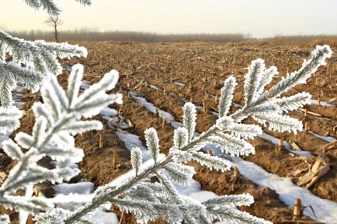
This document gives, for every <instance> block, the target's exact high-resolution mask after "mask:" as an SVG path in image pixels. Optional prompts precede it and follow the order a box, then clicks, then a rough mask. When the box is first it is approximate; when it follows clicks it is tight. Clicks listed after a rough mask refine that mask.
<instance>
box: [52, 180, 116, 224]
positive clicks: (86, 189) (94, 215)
mask: <svg viewBox="0 0 337 224" xmlns="http://www.w3.org/2000/svg"><path fill="white" fill-rule="evenodd" d="M53 188H54V190H55V197H54V198H53V199H52V200H53V201H54V202H55V203H57V206H58V207H61V208H64V209H68V210H71V211H73V210H75V209H76V208H77V207H78V206H80V205H81V204H83V203H87V202H89V201H91V199H92V195H91V193H92V192H93V190H94V184H93V183H91V182H79V183H74V184H67V183H62V184H58V185H55V186H53ZM58 202H62V203H58ZM74 203H75V204H74ZM110 208H111V203H105V204H103V205H101V206H100V207H98V208H97V209H95V210H94V211H92V212H90V213H89V214H88V216H89V217H90V218H91V220H99V223H102V224H118V223H119V221H118V218H117V216H116V214H115V213H113V212H109V210H110Z"/></svg>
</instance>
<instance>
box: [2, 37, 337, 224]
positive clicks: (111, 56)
mask: <svg viewBox="0 0 337 224" xmlns="http://www.w3.org/2000/svg"><path fill="white" fill-rule="evenodd" d="M76 44H80V45H83V46H85V47H87V48H88V52H89V54H88V57H87V58H79V59H71V60H65V61H63V62H62V63H63V64H69V65H73V64H76V63H81V64H84V65H85V75H84V76H85V79H86V80H88V81H90V82H91V83H95V82H98V80H99V79H100V78H101V76H102V75H103V74H105V73H106V72H108V71H110V70H111V69H116V70H118V71H119V72H120V80H119V84H118V87H117V88H116V91H117V92H121V93H123V95H124V104H123V105H121V106H119V105H111V107H113V108H115V109H117V110H118V111H120V113H121V114H122V115H123V116H124V117H125V118H127V119H129V120H131V122H132V124H133V127H132V128H131V129H129V130H128V131H129V132H131V133H135V134H137V135H139V136H140V138H141V140H142V141H143V143H144V134H143V132H144V130H145V129H147V128H149V127H154V128H156V129H157V130H158V135H159V139H160V141H161V145H160V147H161V151H162V152H164V153H167V152H168V149H169V147H170V146H172V135H173V131H174V128H173V127H172V126H171V125H169V124H168V123H163V121H162V119H161V118H159V117H158V115H156V114H154V113H152V112H149V111H148V110H147V109H146V108H145V107H144V106H143V105H141V104H139V103H137V102H135V100H133V99H132V97H131V96H130V95H129V94H128V93H129V91H136V92H137V93H138V94H140V95H141V96H143V97H144V98H146V100H147V101H149V102H151V103H152V104H154V105H155V106H157V107H158V108H160V109H161V110H164V111H166V112H169V113H171V114H172V115H173V116H174V117H175V120H176V121H182V106H183V105H184V102H183V100H188V101H192V102H193V103H195V104H196V105H199V106H202V107H204V109H206V110H198V120H197V128H196V129H197V131H198V132H202V131H205V130H207V128H209V127H210V126H211V125H212V124H214V122H215V120H216V116H215V115H214V113H213V112H216V111H217V97H218V96H219V94H220V89H221V87H222V85H223V81H224V80H225V79H226V78H227V77H229V76H230V75H233V76H235V77H236V78H237V82H238V83H239V85H238V87H237V88H236V92H235V96H234V101H235V103H238V104H241V105H242V103H243V80H244V75H245V74H246V72H247V67H248V66H249V65H250V63H251V61H252V60H254V59H257V58H262V59H264V60H265V62H266V65H267V66H268V67H269V66H272V65H275V66H276V67H278V71H279V73H280V74H279V75H278V76H276V77H275V78H274V80H273V82H272V83H273V84H275V83H276V82H278V81H279V80H280V79H281V78H282V76H285V75H286V74H287V73H290V72H292V71H295V70H298V69H299V68H300V67H301V65H302V62H303V60H304V59H307V58H308V57H310V52H311V51H312V50H313V49H314V48H313V46H309V45H306V44H300V43H280V44H275V45H272V44H271V43H269V42H266V43H264V44H261V42H256V43H254V42H249V43H235V44H232V43H226V44H214V43H170V44H164V43H161V44H147V43H128V42H124V43H119V42H80V43H76ZM332 50H333V51H334V52H337V49H334V48H332ZM336 61H337V58H336V57H335V55H333V57H332V58H331V59H329V60H328V66H325V67H321V68H319V70H318V71H317V72H316V74H315V76H314V77H311V78H310V79H309V80H308V82H307V84H306V85H299V86H296V87H295V88H294V89H293V90H291V91H292V92H299V91H307V92H309V93H310V94H312V95H313V99H316V100H317V99H318V97H319V98H320V100H321V101H325V102H330V103H331V104H337V100H335V101H334V98H335V97H337V67H336ZM68 74H69V72H67V71H64V73H63V74H62V75H61V76H60V77H59V79H62V80H66V79H67V75H68ZM322 80H323V81H322ZM140 83H141V84H140ZM181 84H184V85H181ZM150 85H153V86H155V87H157V89H155V88H151V87H150ZM29 99H31V100H33V98H29ZM307 109H308V111H310V112H313V113H317V114H319V115H321V117H317V116H313V115H311V114H310V113H309V114H308V116H306V117H305V116H304V113H303V112H291V113H290V115H291V116H292V117H296V118H298V119H300V120H303V122H307V126H308V129H309V130H311V131H313V132H315V133H317V134H319V135H322V136H324V135H329V136H332V137H334V138H337V132H336V129H334V127H335V126H336V125H337V108H336V106H335V107H322V106H318V105H310V106H307ZM232 110H235V108H232ZM323 118H324V119H323ZM26 121H27V120H25V117H24V118H23V122H24V123H22V126H21V129H24V130H27V126H29V122H28V123H27V122H26ZM105 122H106V121H104V120H103V123H105ZM245 122H247V123H253V121H252V120H251V119H247V120H246V121H245ZM28 129H29V128H28ZM264 132H266V133H268V134H270V135H273V136H275V137H277V138H281V137H283V138H284V141H287V142H291V141H292V142H295V143H296V144H297V145H298V146H299V147H300V148H301V149H302V150H304V151H309V152H311V153H312V154H313V155H315V154H317V153H316V150H317V149H319V148H320V147H322V146H323V145H325V144H326V143H327V142H325V141H323V140H321V139H319V138H317V137H315V136H313V135H311V134H310V133H309V132H302V133H298V134H297V135H294V134H290V133H277V132H273V131H269V130H268V129H266V128H264ZM99 134H101V135H102V136H103V148H102V149H100V148H99V147H98V144H99V138H98V135H99ZM76 142H77V144H78V145H77V147H80V148H83V149H84V152H85V154H86V157H85V159H84V161H83V162H82V163H81V164H80V168H81V170H82V173H81V175H80V176H79V177H77V178H74V181H76V180H78V179H85V180H89V181H92V182H93V183H95V186H99V185H102V184H104V183H107V182H109V181H110V180H112V179H113V178H115V177H116V176H118V175H121V174H122V173H124V172H126V171H127V170H128V169H130V164H129V163H128V160H129V157H130V156H129V151H128V150H127V149H126V148H125V147H124V146H123V143H121V142H120V141H119V140H118V138H117V136H116V135H115V134H114V132H113V131H112V130H111V129H110V128H109V127H108V126H107V125H104V129H103V130H102V131H101V132H88V133H85V134H83V135H82V136H77V137H76ZM251 143H252V144H253V145H254V146H255V148H256V154H255V155H251V156H247V157H244V159H245V160H248V161H251V162H254V163H256V164H257V165H259V166H261V167H262V168H264V169H265V170H267V171H268V172H270V173H275V174H277V175H279V176H282V177H287V176H290V175H291V174H292V173H294V172H295V171H297V170H303V169H306V168H308V167H309V165H310V164H313V162H314V161H313V159H306V158H303V157H298V156H294V155H293V154H291V153H290V152H289V151H287V150H286V149H284V147H281V148H280V149H278V147H277V146H275V145H274V144H272V143H270V142H269V141H267V140H264V139H261V138H256V139H254V140H252V141H251ZM144 145H145V144H144ZM113 151H116V152H117V153H118V156H119V159H120V162H119V163H120V164H119V165H118V166H116V165H112V162H111V158H112V154H113ZM3 157H4V155H2V156H1V158H0V159H5V158H3ZM327 158H328V159H329V165H330V170H329V172H328V173H327V174H326V175H324V176H323V177H322V178H320V179H318V181H317V182H316V183H315V184H314V185H313V186H312V188H311V189H310V190H311V191H312V192H313V193H314V194H316V195H317V196H319V197H321V198H326V199H329V200H333V201H336V202H337V184H336V183H337V169H336V167H337V163H336V161H337V151H336V150H331V151H329V152H328V153H327ZM190 164H191V165H193V166H194V167H195V169H196V171H197V174H196V175H195V176H194V178H195V179H196V180H197V181H199V182H200V183H201V186H202V188H203V189H205V190H210V191H213V192H215V193H216V194H218V195H224V194H233V193H234V194H239V193H244V192H247V193H250V194H252V195H253V196H254V198H255V203H254V204H253V205H252V206H250V207H242V208H240V209H242V210H245V211H248V212H249V213H251V214H252V215H256V216H259V217H262V218H265V219H267V220H271V221H273V222H278V221H282V220H291V219H292V212H293V211H292V208H291V207H289V206H287V205H285V204H284V203H283V202H282V201H280V199H279V197H278V194H277V193H276V192H275V191H273V190H271V189H269V188H262V189H261V188H258V186H256V184H254V183H253V182H252V181H250V180H248V179H246V178H244V177H242V176H241V177H240V178H239V181H237V182H236V183H235V184H234V185H233V184H232V183H231V178H232V175H233V171H228V172H224V173H221V172H216V171H210V170H209V169H207V168H205V167H202V166H200V165H198V164H197V163H190ZM294 181H295V182H296V179H294ZM113 211H114V212H117V214H118V215H119V216H120V215H121V213H120V212H118V211H116V210H113ZM302 219H303V220H308V218H307V217H302ZM123 223H125V224H126V223H135V221H134V218H133V217H132V215H126V214H123ZM155 223H160V222H159V221H156V222H155Z"/></svg>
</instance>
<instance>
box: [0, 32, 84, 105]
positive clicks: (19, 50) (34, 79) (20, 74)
mask: <svg viewBox="0 0 337 224" xmlns="http://www.w3.org/2000/svg"><path fill="white" fill-rule="evenodd" d="M6 53H7V54H9V55H10V56H11V60H10V61H8V60H7V58H6ZM86 56H87V50H86V49H85V48H84V47H79V46H77V45H69V44H66V43H62V44H58V43H46V42H45V41H42V40H38V41H34V42H31V41H25V40H22V39H19V38H16V37H12V36H10V35H9V34H7V33H5V32H4V31H1V30H0V101H1V106H2V107H6V108H8V107H11V106H12V103H13V102H12V95H11V91H12V90H13V89H14V88H15V87H16V85H17V83H23V84H25V87H26V88H28V89H31V90H32V91H33V92H34V91H37V90H39V88H40V86H41V85H42V83H43V81H44V80H45V79H46V78H47V77H48V76H51V75H59V74H61V73H62V67H61V65H60V63H59V62H58V60H57V58H60V59H62V58H70V57H86Z"/></svg>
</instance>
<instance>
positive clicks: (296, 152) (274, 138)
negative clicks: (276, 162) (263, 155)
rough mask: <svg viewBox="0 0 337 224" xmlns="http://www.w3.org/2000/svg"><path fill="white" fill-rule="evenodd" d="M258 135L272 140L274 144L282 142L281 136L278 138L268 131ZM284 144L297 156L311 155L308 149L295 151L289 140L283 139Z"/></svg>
mask: <svg viewBox="0 0 337 224" xmlns="http://www.w3.org/2000/svg"><path fill="white" fill-rule="evenodd" d="M258 137H260V138H262V139H266V140H269V141H271V142H272V143H273V144H274V145H278V144H279V142H280V139H279V138H276V137H274V136H272V135H268V134H267V133H265V132H263V133H262V135H258ZM283 145H284V147H285V148H286V149H287V150H288V151H289V152H291V153H293V154H295V155H297V156H305V157H311V156H312V155H311V153H310V152H308V151H295V150H292V149H291V146H290V144H289V143H288V142H287V141H283Z"/></svg>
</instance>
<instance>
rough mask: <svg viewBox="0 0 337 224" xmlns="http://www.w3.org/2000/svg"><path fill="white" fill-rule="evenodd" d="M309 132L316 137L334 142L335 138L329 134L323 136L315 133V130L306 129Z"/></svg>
mask: <svg viewBox="0 0 337 224" xmlns="http://www.w3.org/2000/svg"><path fill="white" fill-rule="evenodd" d="M308 133H309V134H312V135H313V136H316V137H317V138H320V139H322V140H324V141H326V142H334V141H336V140H337V139H335V138H333V137H330V136H323V135H319V134H316V133H315V132H312V131H308Z"/></svg>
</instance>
